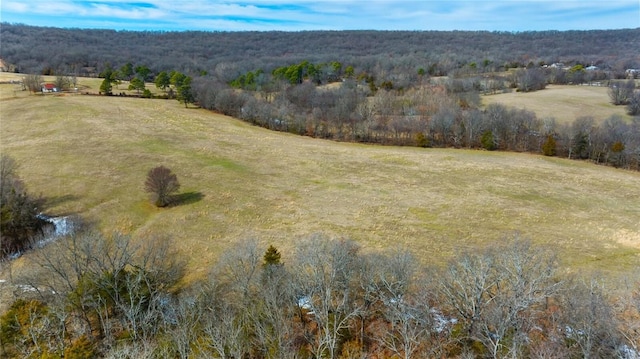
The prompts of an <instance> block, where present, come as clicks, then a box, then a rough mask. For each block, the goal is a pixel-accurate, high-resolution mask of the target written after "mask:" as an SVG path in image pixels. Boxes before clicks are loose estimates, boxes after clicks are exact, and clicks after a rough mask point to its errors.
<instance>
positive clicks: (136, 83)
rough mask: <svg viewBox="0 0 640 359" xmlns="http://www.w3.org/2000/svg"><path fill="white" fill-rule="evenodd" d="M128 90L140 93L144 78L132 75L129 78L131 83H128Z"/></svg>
mask: <svg viewBox="0 0 640 359" xmlns="http://www.w3.org/2000/svg"><path fill="white" fill-rule="evenodd" d="M129 90H136V92H137V93H138V95H140V91H144V90H145V88H144V80H142V79H141V78H140V77H137V76H136V77H134V78H133V79H131V83H129Z"/></svg>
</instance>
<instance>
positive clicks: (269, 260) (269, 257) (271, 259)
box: [263, 245, 282, 266]
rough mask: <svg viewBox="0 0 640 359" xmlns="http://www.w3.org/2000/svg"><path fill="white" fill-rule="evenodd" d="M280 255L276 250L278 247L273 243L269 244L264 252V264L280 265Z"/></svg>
mask: <svg viewBox="0 0 640 359" xmlns="http://www.w3.org/2000/svg"><path fill="white" fill-rule="evenodd" d="M281 257H282V255H281V254H280V252H278V249H277V248H276V247H274V246H273V245H270V246H269V248H267V251H266V252H265V253H264V257H263V258H264V263H263V265H264V266H270V265H280V264H281V263H280V258H281Z"/></svg>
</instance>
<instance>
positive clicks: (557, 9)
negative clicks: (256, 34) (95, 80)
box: [0, 0, 640, 31]
mask: <svg viewBox="0 0 640 359" xmlns="http://www.w3.org/2000/svg"><path fill="white" fill-rule="evenodd" d="M139 4H144V5H142V6H138V5H139ZM0 8H1V9H2V12H3V18H4V19H3V21H10V22H24V23H28V24H32V25H40V24H39V23H38V21H53V20H50V19H51V18H54V17H65V18H66V19H73V21H74V22H75V23H78V24H79V25H78V26H81V27H105V26H108V24H111V23H113V24H117V25H118V26H119V27H120V28H128V29H138V30H139V29H145V28H146V29H155V28H157V26H158V21H162V23H163V26H164V27H170V28H165V29H168V30H171V29H178V30H187V29H193V30H232V31H239V30H310V29H317V30H322V29H333V30H342V29H379V30H385V29H388V30H506V31H520V30H547V29H559V30H566V29H606V28H623V27H627V28H628V27H634V28H635V27H640V1H638V0H612V1H601V0H598V1H594V0H582V1H580V0H493V1H479V0H478V1H470V0H467V1H457V0H449V1H444V0H438V1H433V0H431V1H430V0H422V1H419V0H413V1H412V0H396V1H393V0H371V1H363V0H344V1H340V0H297V1H289V2H285V1H279V0H261V1H251V0H247V1H215V0H190V1H187V0H173V1H166V0H134V1H125V0H91V1H73V0H57V1H45V0H36V1H29V0H20V1H19V0H3V1H2V3H0ZM7 18H8V19H9V20H6V19H7ZM30 18H33V19H34V20H33V22H30V21H29V19H30ZM16 19H18V20H17V21H16ZM20 20H22V21H20ZM42 25H48V24H42Z"/></svg>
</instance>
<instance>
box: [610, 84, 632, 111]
mask: <svg viewBox="0 0 640 359" xmlns="http://www.w3.org/2000/svg"><path fill="white" fill-rule="evenodd" d="M635 86H636V83H635V81H634V80H628V81H625V82H623V81H616V82H613V83H611V84H610V85H609V98H610V99H611V103H612V104H614V105H626V104H628V103H629V99H631V97H632V96H633V90H634V89H635Z"/></svg>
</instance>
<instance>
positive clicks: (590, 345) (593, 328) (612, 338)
mask: <svg viewBox="0 0 640 359" xmlns="http://www.w3.org/2000/svg"><path fill="white" fill-rule="evenodd" d="M606 293H607V290H606V288H604V286H603V284H602V283H601V282H600V281H598V280H597V279H595V278H592V279H590V280H589V279H588V280H586V281H582V280H580V281H578V282H577V283H575V284H574V285H573V286H571V287H570V290H569V291H567V292H566V295H565V296H564V298H563V307H564V310H565V317H564V334H565V336H566V337H567V338H568V339H570V343H572V344H573V345H572V346H571V347H570V349H571V350H573V351H574V352H575V353H576V354H578V355H579V356H580V357H582V358H587V359H588V358H613V357H615V352H616V350H617V347H618V345H619V344H620V339H619V338H618V335H617V334H618V331H617V329H616V328H617V327H618V323H616V320H615V316H614V313H613V308H612V306H611V303H610V300H609V298H608V297H607V295H606Z"/></svg>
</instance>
